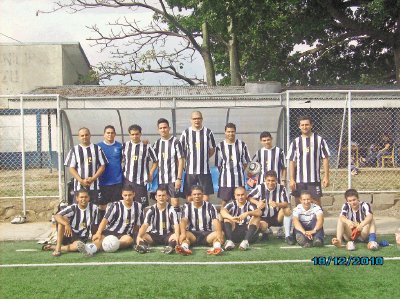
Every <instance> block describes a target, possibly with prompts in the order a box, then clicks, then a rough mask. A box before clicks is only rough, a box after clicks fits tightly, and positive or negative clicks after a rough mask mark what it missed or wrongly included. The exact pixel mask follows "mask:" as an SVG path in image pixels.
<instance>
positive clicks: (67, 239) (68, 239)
mask: <svg viewBox="0 0 400 299" xmlns="http://www.w3.org/2000/svg"><path fill="white" fill-rule="evenodd" d="M75 241H82V242H83V243H86V242H87V241H88V238H87V237H81V236H79V235H77V234H76V233H74V232H72V236H71V237H66V236H64V238H63V240H62V242H61V244H62V245H70V244H72V243H74V242H75Z"/></svg>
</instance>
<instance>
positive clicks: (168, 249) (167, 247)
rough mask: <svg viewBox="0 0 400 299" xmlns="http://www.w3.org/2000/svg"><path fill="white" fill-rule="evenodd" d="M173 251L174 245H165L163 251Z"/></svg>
mask: <svg viewBox="0 0 400 299" xmlns="http://www.w3.org/2000/svg"><path fill="white" fill-rule="evenodd" d="M173 251H174V248H173V247H171V246H165V247H164V249H163V251H162V252H163V253H165V254H171V253H172V252H173Z"/></svg>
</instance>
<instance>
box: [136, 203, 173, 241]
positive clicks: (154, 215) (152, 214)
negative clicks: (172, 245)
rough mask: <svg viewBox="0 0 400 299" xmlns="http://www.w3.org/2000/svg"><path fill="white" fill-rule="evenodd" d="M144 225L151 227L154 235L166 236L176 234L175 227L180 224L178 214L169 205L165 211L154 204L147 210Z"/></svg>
mask: <svg viewBox="0 0 400 299" xmlns="http://www.w3.org/2000/svg"><path fill="white" fill-rule="evenodd" d="M144 223H147V224H148V225H149V226H150V227H151V229H150V231H151V232H152V233H154V234H158V235H160V236H165V235H167V234H169V233H172V232H174V225H176V224H179V220H178V214H177V213H176V211H175V209H174V207H173V206H171V205H170V204H169V203H167V206H166V208H165V209H164V210H163V211H161V210H160V209H159V208H158V207H157V204H154V205H152V206H151V207H150V208H149V209H148V210H147V212H146V216H145V217H144Z"/></svg>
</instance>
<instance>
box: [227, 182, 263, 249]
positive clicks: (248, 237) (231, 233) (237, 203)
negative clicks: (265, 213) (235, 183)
mask: <svg viewBox="0 0 400 299" xmlns="http://www.w3.org/2000/svg"><path fill="white" fill-rule="evenodd" d="M234 196H235V200H234V201H231V202H229V203H228V204H227V205H226V206H225V207H221V216H222V218H223V219H224V220H223V221H224V224H223V225H224V231H225V237H226V242H225V250H232V249H234V248H235V243H234V242H241V243H240V245H239V248H240V249H241V250H247V249H248V248H249V242H254V241H255V240H256V238H257V231H258V227H259V225H260V216H261V210H260V209H257V208H256V207H255V206H254V205H253V204H252V203H250V201H248V200H247V195H246V190H245V189H244V187H237V188H236V189H235V194H234Z"/></svg>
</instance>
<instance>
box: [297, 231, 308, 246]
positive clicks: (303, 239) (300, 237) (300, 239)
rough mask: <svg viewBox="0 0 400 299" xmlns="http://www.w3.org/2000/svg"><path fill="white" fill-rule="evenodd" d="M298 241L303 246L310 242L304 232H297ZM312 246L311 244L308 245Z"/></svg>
mask: <svg viewBox="0 0 400 299" xmlns="http://www.w3.org/2000/svg"><path fill="white" fill-rule="evenodd" d="M296 242H297V244H299V245H300V246H301V247H305V245H306V244H308V242H307V240H306V237H305V236H304V235H303V234H300V233H298V234H296ZM308 247H310V246H308Z"/></svg>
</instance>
